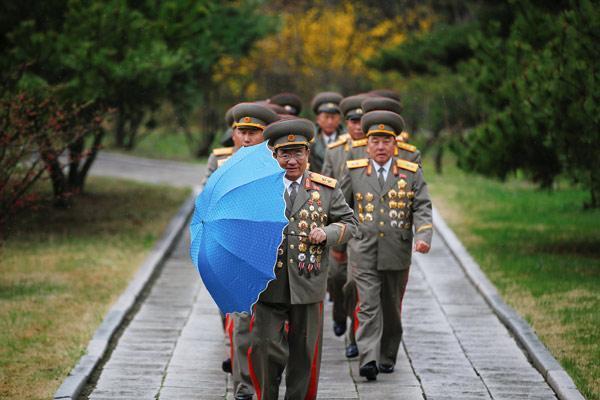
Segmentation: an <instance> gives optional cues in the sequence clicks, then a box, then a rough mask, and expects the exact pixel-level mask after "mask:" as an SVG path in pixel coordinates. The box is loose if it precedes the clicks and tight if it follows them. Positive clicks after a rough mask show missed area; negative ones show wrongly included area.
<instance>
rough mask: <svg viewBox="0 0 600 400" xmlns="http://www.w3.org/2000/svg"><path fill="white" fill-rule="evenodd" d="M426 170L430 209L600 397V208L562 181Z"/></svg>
mask: <svg viewBox="0 0 600 400" xmlns="http://www.w3.org/2000/svg"><path fill="white" fill-rule="evenodd" d="M429 165H430V166H432V165H433V163H432V162H431V160H426V163H425V172H426V177H427V182H428V184H429V188H430V192H431V195H432V198H433V201H434V205H435V206H436V207H437V208H438V210H439V211H440V212H441V214H442V216H444V219H446V221H447V222H448V224H449V225H450V227H451V228H452V229H453V230H454V231H455V232H456V234H457V235H458V236H459V238H460V239H461V241H462V242H463V243H464V244H465V246H466V247H467V249H468V250H469V252H470V253H471V254H472V255H473V256H474V257H475V259H476V260H477V261H478V263H479V264H480V265H481V267H482V269H483V270H484V271H485V273H486V274H487V276H488V277H489V278H490V279H491V281H492V282H493V283H494V284H495V285H496V286H497V287H498V289H499V290H500V292H501V293H502V296H503V297H504V299H505V300H506V301H507V302H508V303H509V304H510V305H511V306H513V307H514V308H515V309H516V310H517V311H518V312H519V313H520V314H521V315H522V316H523V317H524V318H525V319H526V320H527V321H529V323H530V324H531V325H532V326H533V328H534V329H535V330H536V332H537V334H538V336H539V337H540V338H541V339H542V341H543V342H544V344H545V345H546V346H547V347H548V348H549V349H550V351H551V352H552V353H553V355H554V356H555V357H556V358H557V359H558V360H559V361H560V363H561V364H562V365H563V367H564V368H565V369H566V370H567V371H568V372H569V374H570V375H571V376H572V377H573V379H574V381H575V383H576V384H577V386H578V388H579V389H580V390H581V391H582V393H583V394H584V395H585V396H586V397H587V398H588V399H590V400H599V399H600V210H584V209H583V207H582V205H583V203H584V202H585V201H586V200H588V196H589V194H588V193H587V192H586V191H583V190H581V189H577V188H573V187H570V186H568V185H567V184H565V183H564V182H563V184H561V185H560V187H559V188H558V189H557V190H555V191H552V192H548V191H540V190H539V189H537V188H536V187H535V186H532V185H531V184H529V183H527V182H525V181H522V180H517V179H513V180H509V181H508V182H505V183H501V182H498V181H494V180H490V179H486V178H483V177H481V176H476V175H470V174H466V173H464V172H462V171H460V170H458V169H457V168H455V167H453V166H452V165H451V163H450V162H446V164H445V167H446V169H445V171H444V174H443V175H435V174H433V171H431V170H428V168H427V166H429Z"/></svg>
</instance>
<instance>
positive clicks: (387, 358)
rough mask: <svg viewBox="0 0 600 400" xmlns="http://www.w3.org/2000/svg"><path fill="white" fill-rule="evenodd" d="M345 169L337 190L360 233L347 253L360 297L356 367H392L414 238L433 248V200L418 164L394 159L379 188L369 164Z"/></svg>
mask: <svg viewBox="0 0 600 400" xmlns="http://www.w3.org/2000/svg"><path fill="white" fill-rule="evenodd" d="M346 164H347V169H346V171H345V173H344V175H343V176H342V178H341V183H340V185H341V188H342V191H343V192H344V195H345V196H346V200H347V201H348V203H349V204H351V205H352V206H353V209H354V212H355V215H356V217H357V219H358V221H359V231H360V233H361V234H362V237H361V238H360V239H354V240H353V241H352V245H351V246H349V254H348V259H349V263H350V270H351V271H352V275H353V277H354V280H355V282H356V285H357V288H358V297H359V307H358V321H359V326H358V330H357V332H356V341H357V345H358V349H359V352H360V365H361V366H363V365H365V364H367V363H369V362H371V361H375V362H376V363H378V364H385V365H392V366H393V365H394V364H395V362H396V355H397V353H398V348H399V345H400V340H401V338H402V324H401V307H402V298H403V296H404V290H405V288H406V282H407V280H408V269H409V267H410V264H411V256H412V243H413V238H414V239H415V240H417V239H418V240H423V241H425V242H426V243H431V236H432V219H431V201H430V199H429V194H428V191H427V185H426V183H425V180H424V179H423V172H422V169H421V168H420V167H419V165H418V164H416V163H412V162H408V161H406V160H402V159H399V158H396V157H393V158H392V164H391V168H390V170H389V172H388V175H387V178H386V180H385V183H384V186H383V188H381V186H380V184H379V181H378V174H377V171H376V169H375V166H376V164H374V163H373V161H372V160H369V159H359V160H351V161H348V162H347V163H346ZM413 227H414V231H415V233H414V234H413Z"/></svg>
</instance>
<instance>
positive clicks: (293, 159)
mask: <svg viewBox="0 0 600 400" xmlns="http://www.w3.org/2000/svg"><path fill="white" fill-rule="evenodd" d="M309 154H310V150H308V148H307V147H306V146H302V147H292V148H281V149H277V150H276V151H275V153H274V154H273V155H274V157H275V159H276V160H277V162H278V163H279V166H280V167H281V168H283V169H285V177H286V178H288V179H289V180H291V181H294V180H296V179H298V178H299V177H301V176H302V174H303V173H304V171H305V170H306V166H307V164H308V155H309Z"/></svg>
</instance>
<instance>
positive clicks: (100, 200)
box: [0, 178, 189, 399]
mask: <svg viewBox="0 0 600 400" xmlns="http://www.w3.org/2000/svg"><path fill="white" fill-rule="evenodd" d="M188 193H189V192H188V191H187V190H183V189H174V188H170V187H169V188H167V187H156V186H148V185H143V184H138V183H132V182H126V181H116V180H110V179H100V178H95V179H90V181H89V183H88V187H87V194H86V195H83V196H82V197H80V198H77V199H76V201H75V204H74V206H73V207H72V208H71V209H69V210H56V209H53V208H52V207H48V206H42V207H41V208H40V209H39V210H37V211H34V212H30V213H28V214H27V215H22V216H20V217H19V219H18V223H17V224H16V225H17V226H16V227H15V228H14V229H13V231H12V232H11V235H10V236H9V238H8V240H7V241H6V242H5V243H4V244H3V245H2V247H1V248H0V253H1V254H2V256H1V257H0V271H2V273H1V274H0V398H2V399H48V398H51V396H52V395H53V394H54V391H56V389H57V388H58V386H59V385H60V383H61V382H62V380H63V379H64V377H65V376H66V375H67V374H68V372H69V371H70V369H71V368H72V367H73V365H74V364H75V363H76V361H77V360H78V359H79V357H80V356H81V355H82V354H83V352H84V351H85V347H86V345H87V342H88V341H89V339H90V338H91V336H92V334H93V332H94V331H95V329H96V327H97V326H98V325H99V323H100V322H101V320H102V318H103V316H104V314H105V313H106V311H107V310H108V308H109V307H110V305H111V303H112V302H113V301H114V300H116V298H117V297H118V296H119V294H120V293H121V292H122V291H123V290H124V288H125V287H126V286H127V283H128V281H129V279H130V278H131V277H132V276H133V274H134V273H135V271H136V270H137V267H138V266H139V265H140V263H141V262H142V261H143V260H144V258H145V255H146V254H147V251H148V250H149V249H150V248H151V247H152V246H153V245H154V242H155V240H156V239H157V238H158V237H159V236H160V235H161V234H162V231H163V230H164V228H165V227H166V224H167V223H168V221H169V220H170V218H171V217H172V216H173V214H174V213H175V211H176V210H177V209H178V208H179V207H180V205H181V203H182V202H183V200H184V199H185V197H186V196H187V194H188Z"/></svg>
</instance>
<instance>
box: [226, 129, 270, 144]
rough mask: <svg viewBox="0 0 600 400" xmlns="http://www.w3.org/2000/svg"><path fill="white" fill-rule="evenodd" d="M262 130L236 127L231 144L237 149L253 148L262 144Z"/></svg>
mask: <svg viewBox="0 0 600 400" xmlns="http://www.w3.org/2000/svg"><path fill="white" fill-rule="evenodd" d="M262 132H263V131H262V129H258V128H246V127H238V128H235V129H234V130H233V143H234V145H236V146H238V144H239V146H238V147H248V146H254V145H256V144H259V143H262V142H263V140H264V138H263V135H262Z"/></svg>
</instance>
